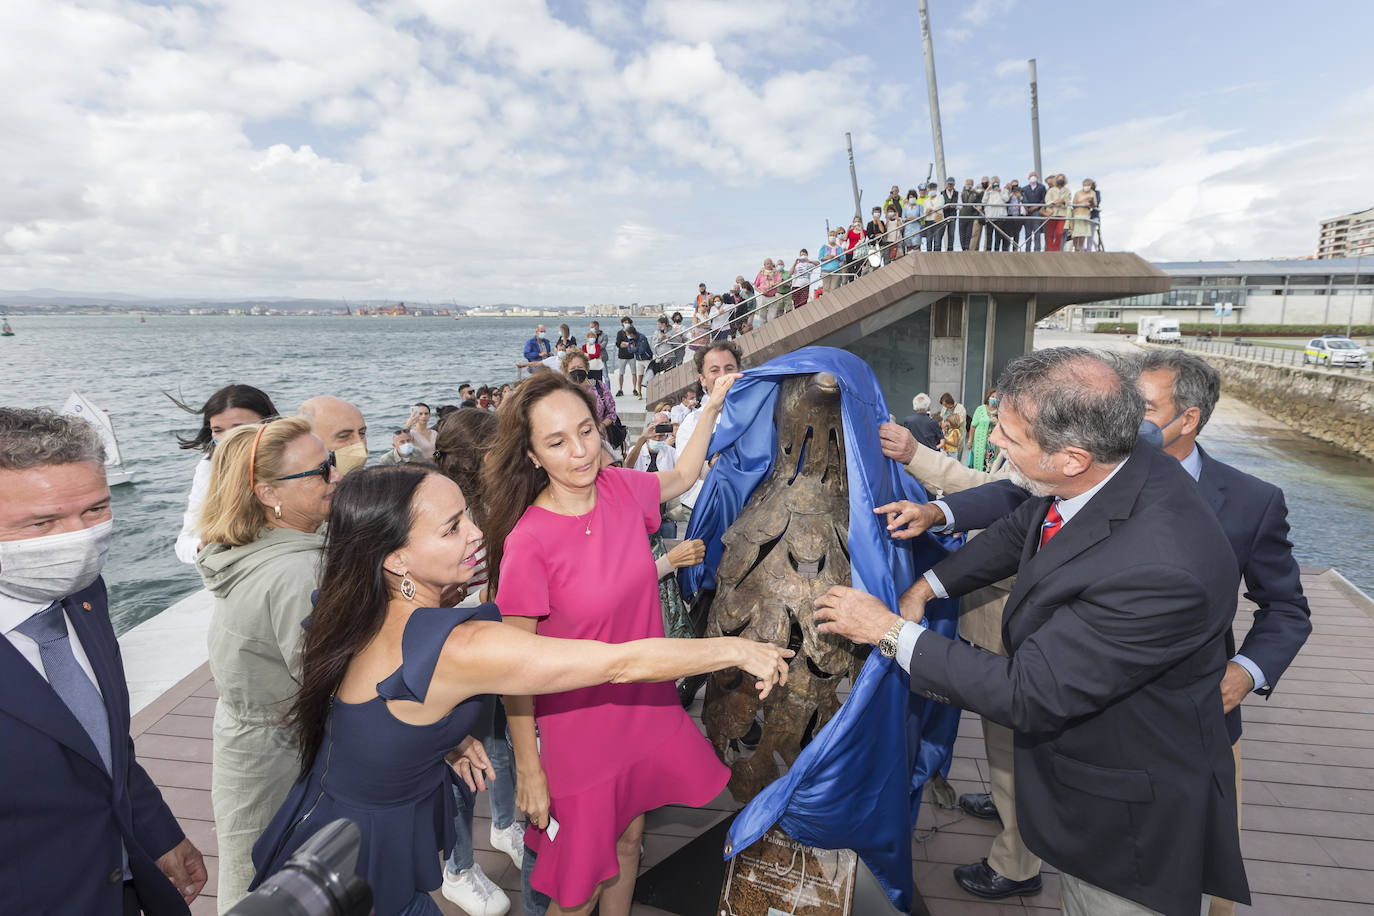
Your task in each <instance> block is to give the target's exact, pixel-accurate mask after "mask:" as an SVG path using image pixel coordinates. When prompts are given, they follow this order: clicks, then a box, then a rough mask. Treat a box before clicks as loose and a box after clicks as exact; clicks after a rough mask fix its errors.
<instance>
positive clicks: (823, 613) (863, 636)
mask: <svg viewBox="0 0 1374 916" xmlns="http://www.w3.org/2000/svg"><path fill="white" fill-rule="evenodd" d="M815 620H816V622H817V623H819V624H820V626H818V627H816V630H817V632H820V633H834V634H836V635H839V636H843V637H844V638H845V639H848V640H849V641H850V642H856V643H867V644H868V645H870V646H876V645H877V644H878V640H880V639H882V638H883V637H884V636H886V635H887V631H888V630H890V629H892V625H893V624H894V623H896V622H897V618H896V617H895V616H893V613H892V611H891V610H890V609H889V608H888V606H887V605H885V604H883V603H882V602H881V601H879V600H878V599H877V598H874V597H873V596H872V595H870V594H868V593H866V592H861V591H859V590H858V589H856V588H850V587H849V586H847V585H835V586H832V587H831V588H830V591H828V592H826V593H825V594H824V595H821V596H820V597H819V598H817V599H816V614H815Z"/></svg>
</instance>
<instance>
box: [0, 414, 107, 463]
mask: <svg viewBox="0 0 1374 916" xmlns="http://www.w3.org/2000/svg"><path fill="white" fill-rule="evenodd" d="M78 461H92V462H95V463H96V464H98V465H101V466H103V465H104V464H105V443H104V442H103V441H101V438H100V433H99V432H98V431H97V430H96V428H95V427H94V426H92V425H91V424H90V423H89V422H88V421H86V420H83V419H81V418H80V417H68V416H64V415H62V414H58V413H53V412H52V411H51V410H48V409H46V408H43V407H38V408H21V407H0V470H3V471H26V470H28V469H29V468H36V467H42V466H44V465H49V464H74V463H76V462H78Z"/></svg>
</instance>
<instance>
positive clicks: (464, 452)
mask: <svg viewBox="0 0 1374 916" xmlns="http://www.w3.org/2000/svg"><path fill="white" fill-rule="evenodd" d="M496 426H497V420H496V414H494V413H492V412H491V411H490V410H483V409H482V408H480V407H463V408H461V409H459V410H456V411H454V412H453V413H451V414H449V415H448V416H447V417H444V419H443V421H442V422H440V424H439V431H438V432H437V433H436V434H435V436H434V463H435V464H437V465H438V466H439V470H441V471H443V472H444V475H445V476H446V477H448V478H449V479H450V480H452V481H453V482H454V483H456V484H458V489H460V490H462V491H463V498H464V499H465V500H467V504H468V511H469V512H470V513H471V514H472V520H473V521H475V522H476V523H477V527H478V528H482V529H484V530H485V528H486V521H487V518H486V513H485V511H484V509H483V506H485V505H486V500H485V499H484V498H483V495H482V494H483V492H484V491H483V489H482V459H483V458H485V457H486V454H487V450H488V449H490V448H491V444H492V441H493V440H494V439H495V438H496Z"/></svg>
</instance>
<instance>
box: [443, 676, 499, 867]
mask: <svg viewBox="0 0 1374 916" xmlns="http://www.w3.org/2000/svg"><path fill="white" fill-rule="evenodd" d="M477 731H479V732H480V731H485V732H486V734H485V735H483V737H482V747H483V748H484V749H485V750H486V752H487V757H489V758H490V759H491V767H492V769H493V770H495V771H496V778H495V779H493V780H492V781H491V782H489V783H488V784H487V790H488V791H489V792H490V793H491V795H490V798H491V823H492V826H493V827H495V828H496V829H497V830H503V829H505V828H506V827H509V826H510V825H511V824H513V823H514V822H515V759H514V757H513V756H512V754H511V749H510V741H509V740H508V739H507V737H506V714H505V710H504V709H503V708H502V706H501V703H500V701H496V702H495V703H494V708H493V711H492V718H490V719H488V720H487V722H486V723H481V724H479V725H478V728H477ZM498 735H499V736H500V737H497V736H498ZM453 799H454V801H455V802H456V803H457V805H458V814H457V815H456V816H455V817H454V818H453V831H454V833H455V834H456V835H457V839H456V840H455V841H454V843H453V849H452V851H451V852H450V853H449V857H448V863H447V866H446V867H447V869H448V872H449V874H452V875H456V874H458V872H460V871H463V870H464V869H468V868H471V867H472V863H473V858H472V812H473V808H474V807H475V805H476V798H475V797H474V796H472V794H471V793H470V792H469V791H468V789H467V786H461V787H460V786H458V785H457V784H455V785H454V786H453Z"/></svg>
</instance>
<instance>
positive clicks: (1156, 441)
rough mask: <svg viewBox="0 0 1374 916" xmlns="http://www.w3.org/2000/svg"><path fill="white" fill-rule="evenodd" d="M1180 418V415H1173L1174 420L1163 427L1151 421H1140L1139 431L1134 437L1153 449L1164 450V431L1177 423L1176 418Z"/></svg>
mask: <svg viewBox="0 0 1374 916" xmlns="http://www.w3.org/2000/svg"><path fill="white" fill-rule="evenodd" d="M1181 416H1183V414H1181V413H1178V414H1174V418H1173V419H1172V420H1170V421H1169V422H1168V423H1165V424H1164V425H1163V426H1160V425H1159V424H1157V423H1155V422H1154V421H1153V420H1141V421H1140V431H1139V432H1138V433H1136V435H1137V436H1139V437H1140V438H1141V439H1144V440H1145V441H1146V442H1148V443H1150V444H1151V445H1153V446H1154V447H1155V448H1158V449H1162V448H1164V430H1166V429H1168V428H1169V427H1170V426H1173V425H1174V424H1175V423H1177V422H1178V418H1179V417H1181ZM1174 438H1175V439H1177V438H1178V437H1177V436H1175V437H1174ZM1169 441H1170V442H1173V441H1174V440H1173V439H1171V440H1169Z"/></svg>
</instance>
